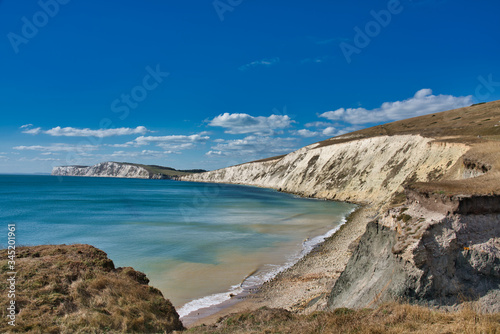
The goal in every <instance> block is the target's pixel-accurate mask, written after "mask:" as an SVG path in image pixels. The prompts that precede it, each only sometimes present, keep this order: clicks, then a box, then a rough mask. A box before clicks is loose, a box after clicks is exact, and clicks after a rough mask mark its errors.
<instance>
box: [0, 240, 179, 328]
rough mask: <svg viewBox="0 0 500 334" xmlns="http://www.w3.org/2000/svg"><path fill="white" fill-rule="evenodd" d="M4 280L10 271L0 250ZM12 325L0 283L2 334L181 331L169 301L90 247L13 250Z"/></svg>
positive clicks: (142, 278)
mask: <svg viewBox="0 0 500 334" xmlns="http://www.w3.org/2000/svg"><path fill="white" fill-rule="evenodd" d="M0 253H1V259H2V261H1V262H0V265H1V271H2V276H3V277H7V273H8V272H9V271H10V270H9V266H8V264H7V260H6V259H7V254H6V253H7V250H5V249H2V250H1V251H0ZM16 255H17V258H16V271H17V277H16V293H15V294H16V297H15V301H16V313H17V314H16V326H15V327H14V326H11V325H9V324H8V323H7V308H6V307H4V306H6V305H8V303H9V302H10V299H8V294H7V290H8V287H7V281H6V280H3V281H2V282H0V290H1V291H3V292H4V293H2V294H0V304H1V305H2V312H1V314H2V322H1V323H0V332H1V333H164V332H165V331H168V332H170V331H172V330H176V329H177V330H178V329H183V326H182V324H181V322H180V321H179V316H178V314H177V312H176V311H175V309H174V307H173V306H172V304H171V303H170V301H168V300H166V299H165V298H164V297H163V295H162V293H161V292H160V291H159V290H158V289H156V288H153V287H151V286H148V282H149V280H148V279H147V278H146V275H144V274H143V273H141V272H138V271H135V270H133V269H132V268H129V267H127V268H117V269H115V268H114V264H113V262H112V261H111V260H110V259H108V257H107V255H106V253H104V252H103V251H101V250H99V249H97V248H94V247H92V246H89V245H71V246H66V245H58V246H35V247H20V248H17V249H16Z"/></svg>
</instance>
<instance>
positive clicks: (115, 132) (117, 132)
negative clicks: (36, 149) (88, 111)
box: [21, 124, 151, 138]
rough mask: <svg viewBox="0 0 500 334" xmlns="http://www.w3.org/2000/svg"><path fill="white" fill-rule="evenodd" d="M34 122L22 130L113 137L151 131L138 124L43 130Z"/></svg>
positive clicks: (55, 134) (63, 135)
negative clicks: (126, 126)
mask: <svg viewBox="0 0 500 334" xmlns="http://www.w3.org/2000/svg"><path fill="white" fill-rule="evenodd" d="M32 126H33V124H26V125H23V126H21V129H25V130H23V131H22V132H23V133H27V134H30V135H38V134H40V133H44V134H48V135H51V136H54V137H99V138H104V137H112V136H127V135H142V134H145V133H147V132H151V131H150V130H148V129H147V128H146V127H144V126H138V127H136V128H116V129H98V130H91V129H89V128H85V129H78V128H73V127H65V128H62V127H60V126H57V127H55V128H52V129H50V130H46V131H44V130H42V129H41V128H39V127H38V128H33V129H31V127H32Z"/></svg>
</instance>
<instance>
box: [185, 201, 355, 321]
mask: <svg viewBox="0 0 500 334" xmlns="http://www.w3.org/2000/svg"><path fill="white" fill-rule="evenodd" d="M355 210H356V208H354V209H352V210H351V211H350V212H349V213H348V214H347V215H345V216H344V217H343V218H342V220H341V221H340V222H339V224H338V225H337V226H335V228H333V229H331V230H329V231H328V232H326V233H325V234H323V235H320V236H317V237H314V238H312V239H307V240H305V241H304V242H303V243H302V250H301V251H300V252H299V253H298V254H295V255H293V256H291V257H290V258H289V260H288V261H287V262H286V263H285V264H284V265H272V264H269V265H266V266H265V268H264V269H262V270H260V271H259V272H257V273H256V274H254V275H252V276H249V277H247V278H246V279H245V281H243V282H242V283H241V284H238V285H233V286H232V287H231V289H230V290H229V291H227V292H222V293H217V294H213V295H210V296H206V297H203V298H200V299H195V300H193V301H191V302H189V303H187V304H185V305H184V306H182V307H181V308H180V309H179V310H178V311H177V313H178V314H179V316H180V317H181V318H182V317H185V316H187V315H189V314H190V313H191V312H195V311H197V310H200V309H203V308H207V307H210V306H215V305H219V304H221V303H223V302H225V301H226V300H229V299H231V296H230V295H231V294H233V295H237V294H239V293H242V292H243V291H244V289H245V288H251V287H256V286H260V285H262V284H264V283H265V282H267V281H269V280H271V279H273V278H274V277H276V275H278V274H279V273H281V272H283V271H285V270H287V269H289V268H291V267H292V266H293V265H295V264H296V263H297V262H298V261H299V260H300V259H301V258H303V257H304V256H306V255H307V254H309V253H310V252H311V251H312V250H313V249H314V248H315V247H316V246H318V245H319V244H321V243H322V242H324V241H325V240H326V239H327V238H329V237H331V236H332V235H334V234H335V232H337V231H338V230H339V229H340V227H341V226H342V225H344V224H345V223H346V221H347V218H346V217H347V216H349V214H350V213H352V212H353V211H355Z"/></svg>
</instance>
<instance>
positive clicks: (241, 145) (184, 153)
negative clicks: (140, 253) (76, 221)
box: [0, 0, 500, 173]
mask: <svg viewBox="0 0 500 334" xmlns="http://www.w3.org/2000/svg"><path fill="white" fill-rule="evenodd" d="M499 12H500V3H499V2H498V1H493V0H482V1H462V0H455V1H451V0H435V1H433V0H401V1H397V0H391V1H344V0H340V1H319V0H318V1H314V2H311V1H293V0H287V1H281V0H276V1H261V0H252V1H250V0H216V1H213V0H208V1H203V0H199V1H189V2H188V1H168V0H150V1H142V2H140V1H130V0H122V1H106V2H104V3H103V2H102V1H101V2H98V1H93V0H88V1H78V0H71V1H70V0H41V1H28V0H26V1H16V0H3V1H0V22H1V23H0V29H1V31H0V36H1V39H0V56H1V60H2V61H1V62H0V74H1V76H0V78H1V79H0V85H1V87H0V112H1V116H2V117H1V123H0V131H1V132H0V133H1V140H0V173H33V172H50V171H51V169H52V167H53V166H58V165H71V164H78V165H91V164H95V163H98V162H101V161H110V160H111V161H128V162H137V163H145V164H160V165H164V166H171V167H174V168H180V169H186V168H205V169H215V168H220V167H225V166H228V165H232V164H237V163H241V162H245V161H249V160H254V159H259V158H265V157H269V156H273V155H278V154H283V153H287V152H290V151H292V150H294V149H297V148H300V147H302V146H305V145H307V144H310V143H313V142H316V141H319V140H323V139H326V138H329V137H332V136H335V135H339V134H342V133H345V132H349V131H352V130H357V129H361V128H365V127H369V126H373V125H376V124H380V123H385V122H389V121H393V120H397V119H402V118H407V117H413V116H418V115H422V114H426V113H432V112H436V111H442V110H447V109H452V108H455V107H461V106H465V105H470V104H472V103H475V102H483V101H493V100H498V99H500V62H499V55H500V33H499V32H500V20H498V13H499Z"/></svg>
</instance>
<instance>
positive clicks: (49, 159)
mask: <svg viewBox="0 0 500 334" xmlns="http://www.w3.org/2000/svg"><path fill="white" fill-rule="evenodd" d="M19 161H61V159H55V158H40V157H35V158H31V159H28V158H26V157H22V158H19Z"/></svg>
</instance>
